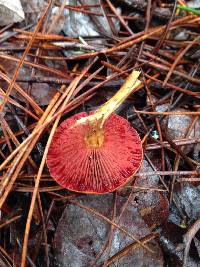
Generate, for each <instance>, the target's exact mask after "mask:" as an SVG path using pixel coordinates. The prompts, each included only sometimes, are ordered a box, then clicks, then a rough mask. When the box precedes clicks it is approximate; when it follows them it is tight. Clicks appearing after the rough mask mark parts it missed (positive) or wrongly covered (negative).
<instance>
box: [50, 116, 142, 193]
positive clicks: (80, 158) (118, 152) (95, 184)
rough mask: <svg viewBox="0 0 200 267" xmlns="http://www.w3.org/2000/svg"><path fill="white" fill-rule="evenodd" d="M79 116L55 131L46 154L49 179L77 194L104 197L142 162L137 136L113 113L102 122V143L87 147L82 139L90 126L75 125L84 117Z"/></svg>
mask: <svg viewBox="0 0 200 267" xmlns="http://www.w3.org/2000/svg"><path fill="white" fill-rule="evenodd" d="M86 116H88V114H87V113H86V112H81V113H78V114H76V115H74V116H72V117H70V118H68V119H66V120H65V121H63V122H62V123H61V124H60V126H59V127H58V128H57V130H56V131H55V134H54V136H53V139H52V142H51V145H50V147H49V151H48V155H47V165H48V168H49V171H50V174H51V176H52V177H53V178H54V179H55V180H56V181H57V183H58V184H60V185H61V186H62V187H64V188H67V189H69V190H72V191H76V192H80V193H91V194H104V193H108V192H112V191H114V190H116V189H117V188H119V187H121V186H123V185H124V184H126V183H127V182H128V181H129V180H130V179H131V178H132V177H133V175H134V174H135V173H136V171H137V170H138V169H139V167H140V165H141V162H142V159H143V149H142V143H141V140H140V137H139V135H138V133H137V132H136V130H135V129H134V128H132V127H131V126H130V124H129V122H128V121H127V120H126V119H124V118H122V117H121V116H118V115H116V114H112V115H111V116H110V117H109V118H108V119H107V120H106V122H105V123H104V126H103V130H104V142H103V144H102V146H101V147H98V148H90V147H88V145H87V144H86V141H85V136H86V134H87V132H88V131H89V127H90V125H89V124H87V123H85V124H77V126H75V127H73V125H75V122H76V121H77V120H78V119H80V118H82V117H86Z"/></svg>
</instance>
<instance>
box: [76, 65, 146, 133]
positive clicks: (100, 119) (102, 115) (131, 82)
mask: <svg viewBox="0 0 200 267" xmlns="http://www.w3.org/2000/svg"><path fill="white" fill-rule="evenodd" d="M139 75H140V72H139V71H135V70H134V71H133V72H132V73H131V74H130V75H129V76H128V78H127V79H126V81H125V82H124V84H123V85H122V86H121V88H120V89H119V91H118V92H117V93H116V94H115V95H114V96H113V97H112V98H111V99H109V100H108V101H107V102H106V103H105V104H104V105H102V106H101V107H100V108H99V109H97V110H96V112H95V113H94V114H92V115H89V116H87V117H84V118H81V119H79V120H78V121H77V124H79V123H81V124H82V123H88V122H89V123H91V124H93V125H95V128H96V127H97V125H98V127H97V128H99V129H102V128H103V125H104V123H105V121H106V120H107V119H108V117H109V116H110V115H111V114H112V113H113V112H114V111H115V110H116V109H117V108H118V107H119V106H120V105H121V104H122V103H123V102H124V100H125V99H126V98H127V97H128V96H129V95H130V94H131V93H132V91H133V89H135V88H136V87H138V86H139V85H140V83H141V81H140V80H138V77H139Z"/></svg>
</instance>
